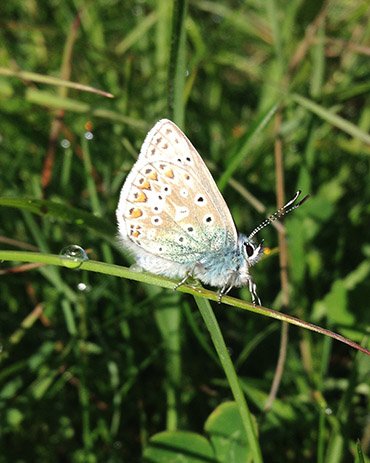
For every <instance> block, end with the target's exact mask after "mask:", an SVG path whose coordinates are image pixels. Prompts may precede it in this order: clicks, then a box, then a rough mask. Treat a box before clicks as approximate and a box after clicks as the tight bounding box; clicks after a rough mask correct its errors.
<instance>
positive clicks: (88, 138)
mask: <svg viewBox="0 0 370 463" xmlns="http://www.w3.org/2000/svg"><path fill="white" fill-rule="evenodd" d="M84 137H85V138H86V140H92V139H93V138H94V134H93V133H92V132H89V131H88V132H85V134H84Z"/></svg>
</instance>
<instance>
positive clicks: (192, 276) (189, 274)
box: [173, 266, 195, 291]
mask: <svg viewBox="0 0 370 463" xmlns="http://www.w3.org/2000/svg"><path fill="white" fill-rule="evenodd" d="M194 270H195V266H194V267H193V268H192V269H191V270H189V271H188V272H186V274H185V276H184V278H182V279H181V280H180V281H179V282H178V283H176V285H175V287H174V288H173V289H174V290H175V291H176V289H177V288H179V287H180V286H182V285H183V284H185V283H186V282H187V280H188V279H189V278H194Z"/></svg>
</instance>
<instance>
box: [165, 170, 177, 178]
mask: <svg viewBox="0 0 370 463" xmlns="http://www.w3.org/2000/svg"><path fill="white" fill-rule="evenodd" d="M164 175H165V176H166V177H168V178H174V176H175V175H174V173H173V170H172V169H167V170H166V171H165V172H164Z"/></svg>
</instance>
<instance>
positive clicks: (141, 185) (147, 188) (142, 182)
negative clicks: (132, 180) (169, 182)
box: [138, 178, 150, 190]
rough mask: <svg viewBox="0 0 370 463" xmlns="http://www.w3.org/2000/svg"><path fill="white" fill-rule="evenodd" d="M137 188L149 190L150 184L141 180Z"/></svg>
mask: <svg viewBox="0 0 370 463" xmlns="http://www.w3.org/2000/svg"><path fill="white" fill-rule="evenodd" d="M138 188H140V189H141V190H150V182H149V181H148V180H145V179H143V178H142V179H140V181H139V185H138Z"/></svg>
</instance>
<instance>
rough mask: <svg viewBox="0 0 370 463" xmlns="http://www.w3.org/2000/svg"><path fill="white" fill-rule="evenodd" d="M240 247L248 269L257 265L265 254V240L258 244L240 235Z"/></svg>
mask: <svg viewBox="0 0 370 463" xmlns="http://www.w3.org/2000/svg"><path fill="white" fill-rule="evenodd" d="M238 247H239V250H240V252H241V254H242V255H243V257H244V259H245V261H246V262H247V264H248V267H251V266H252V265H254V264H255V263H257V262H258V261H259V260H260V258H261V256H262V254H263V240H262V241H261V242H260V243H259V244H256V243H255V242H254V241H253V240H252V239H250V238H249V237H248V236H245V235H243V234H240V235H239V238H238Z"/></svg>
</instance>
